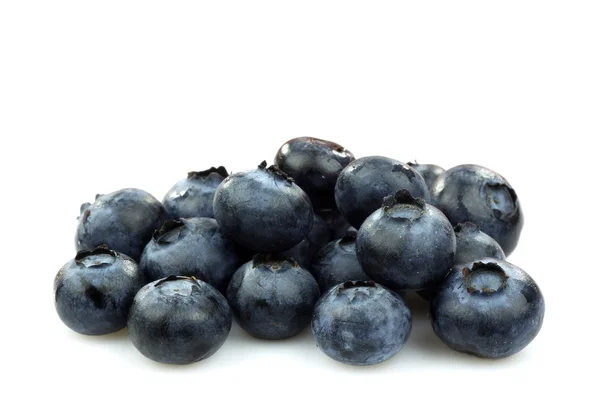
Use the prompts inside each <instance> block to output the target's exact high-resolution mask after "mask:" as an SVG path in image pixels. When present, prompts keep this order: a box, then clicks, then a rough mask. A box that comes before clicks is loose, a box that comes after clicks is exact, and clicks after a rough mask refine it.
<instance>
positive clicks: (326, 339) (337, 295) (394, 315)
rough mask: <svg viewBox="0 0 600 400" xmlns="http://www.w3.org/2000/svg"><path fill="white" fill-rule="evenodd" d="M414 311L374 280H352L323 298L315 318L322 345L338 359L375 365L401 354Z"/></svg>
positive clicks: (331, 355)
mask: <svg viewBox="0 0 600 400" xmlns="http://www.w3.org/2000/svg"><path fill="white" fill-rule="evenodd" d="M411 328H412V314H411V311H410V309H409V308H408V306H407V305H406V303H405V302H404V300H403V299H402V298H401V297H400V296H399V295H397V294H396V293H394V292H392V291H390V290H388V289H386V288H385V287H383V286H381V285H378V284H376V283H374V282H373V281H368V282H367V281H350V282H345V283H341V284H339V285H336V286H334V287H332V288H331V289H330V290H329V291H328V292H327V293H326V294H324V295H323V297H321V299H320V300H319V302H318V303H317V306H316V307H315V313H314V316H313V319H312V332H313V336H314V338H315V340H316V341H317V345H318V346H319V348H320V349H321V350H322V351H323V352H324V353H325V354H327V355H328V356H329V357H331V358H333V359H334V360H336V361H340V362H342V363H345V364H352V365H373V364H377V363H380V362H383V361H385V360H387V359H389V358H391V357H392V356H394V355H395V354H396V353H398V352H399V351H400V350H401V349H402V347H403V346H404V344H405V343H406V341H407V340H408V337H409V335H410V331H411Z"/></svg>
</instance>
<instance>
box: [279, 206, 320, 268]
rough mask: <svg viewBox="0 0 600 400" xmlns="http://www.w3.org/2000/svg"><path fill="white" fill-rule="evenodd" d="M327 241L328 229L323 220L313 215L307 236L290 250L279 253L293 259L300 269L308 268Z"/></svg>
mask: <svg viewBox="0 0 600 400" xmlns="http://www.w3.org/2000/svg"><path fill="white" fill-rule="evenodd" d="M328 239H329V229H328V227H327V225H326V224H325V220H323V218H321V217H319V216H318V215H317V214H315V215H314V219H313V226H312V229H311V230H310V233H309V234H308V236H306V237H305V238H304V239H303V240H302V241H301V242H300V243H298V244H297V245H295V246H294V247H292V248H291V249H289V250H286V251H284V252H283V253H281V255H283V256H286V257H289V258H292V259H294V261H296V262H297V263H298V264H300V266H301V267H302V268H309V267H310V265H311V263H312V259H313V257H314V255H315V253H316V252H317V251H319V249H320V248H321V247H323V246H324V245H325V244H327V241H328Z"/></svg>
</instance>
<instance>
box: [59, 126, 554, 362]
mask: <svg viewBox="0 0 600 400" xmlns="http://www.w3.org/2000/svg"><path fill="white" fill-rule="evenodd" d="M522 227H523V214H522V210H521V205H520V203H519V199H518V198H517V195H516V193H515V191H514V190H513V188H512V186H511V185H510V184H509V183H508V182H507V181H506V179H504V178H503V177H502V176H501V175H499V174H497V173H496V172H493V171H491V170H489V169H487V168H484V167H481V166H477V165H459V166H456V167H454V168H452V169H449V170H447V171H445V170H443V169H442V168H440V167H438V166H436V165H431V164H416V163H414V164H413V163H403V162H400V161H397V160H394V159H390V158H386V157H379V156H373V157H364V158H358V159H355V157H354V156H353V155H352V153H350V152H349V151H348V150H346V149H345V148H343V147H342V146H340V145H338V144H336V143H332V142H329V141H325V140H320V139H316V138H310V137H300V138H295V139H292V140H290V141H288V142H286V143H285V144H284V145H283V146H282V147H281V148H280V149H279V151H278V153H277V155H276V156H275V162H274V165H273V166H269V167H267V163H266V162H263V163H261V164H260V165H259V166H258V168H256V169H252V170H248V171H244V172H238V173H235V174H231V175H229V174H228V173H227V171H226V169H225V168H223V167H219V168H211V169H209V170H206V171H202V172H191V173H189V174H188V177H187V179H184V180H181V181H179V182H178V183H177V184H175V186H173V188H172V189H171V190H169V192H168V193H167V194H166V195H165V197H164V199H163V201H162V203H161V202H159V201H158V200H156V199H155V198H154V197H153V196H152V195H150V194H148V193H147V192H144V191H142V190H138V189H123V190H119V191H116V192H113V193H110V194H107V195H98V196H96V200H95V201H94V203H92V204H89V203H86V204H84V205H82V207H81V213H80V217H79V222H78V228H77V232H76V248H77V250H78V252H77V255H76V256H75V258H74V259H73V260H71V261H69V262H68V263H67V264H66V265H64V266H63V267H62V268H61V270H60V271H59V272H58V274H57V276H56V278H55V281H54V293H55V297H54V299H55V306H56V311H57V312H58V315H59V317H60V318H61V320H62V321H63V322H64V323H65V324H66V325H67V326H68V327H69V328H71V329H72V330H74V331H75V332H78V333H81V334H86V335H104V334H109V333H112V332H116V331H119V330H121V329H123V328H125V327H127V328H128V333H129V337H130V339H131V341H132V342H133V344H134V346H135V347H136V348H137V349H138V350H139V351H140V352H141V353H142V354H143V355H144V356H146V357H148V358H150V359H152V360H155V361H158V362H162V363H170V364H189V363H193V362H197V361H200V360H203V359H206V358H207V357H210V356H211V355H212V354H214V353H215V352H216V351H217V350H218V349H219V348H220V347H221V346H222V345H223V343H224V342H225V340H226V338H227V336H228V335H229V332H230V329H231V324H232V319H233V317H235V319H236V321H237V323H238V324H239V326H240V327H241V328H242V329H243V330H244V331H246V332H247V333H248V334H250V335H252V336H255V337H257V338H260V339H266V340H277V339H285V338H289V337H292V336H294V335H297V334H298V333H300V332H301V331H302V330H303V329H305V328H306V327H307V326H308V325H309V324H310V325H311V327H312V333H313V336H314V338H315V340H316V343H317V345H318V347H319V348H320V349H321V350H322V351H323V352H324V353H325V354H327V355H328V356H329V357H331V358H333V359H335V360H337V361H340V362H343V363H347V364H353V365H371V364H376V363H380V362H382V361H385V360H387V359H389V358H390V357H392V356H394V355H395V354H396V353H398V352H399V351H400V349H401V348H402V347H403V346H404V345H405V343H406V341H407V339H408V337H409V334H410V331H411V327H412V314H411V310H410V309H409V308H408V306H407V304H406V302H405V300H404V296H405V295H406V293H407V292H408V291H416V292H417V293H418V294H419V295H420V296H422V297H423V298H424V299H425V300H427V301H429V304H430V313H429V314H430V318H431V323H432V326H433V330H434V331H435V333H436V334H437V335H438V336H439V338H440V339H441V340H442V341H443V342H444V343H446V344H447V345H448V346H449V347H451V348H452V349H454V350H457V351H460V352H465V353H469V354H474V355H476V356H479V357H484V358H502V357H507V356H510V355H512V354H515V353H517V352H518V351H520V350H522V349H523V348H524V347H525V346H527V345H528V344H529V343H530V342H531V341H532V340H533V338H534V337H535V336H536V335H537V333H538V332H539V330H540V328H541V326H542V321H543V317H544V299H543V296H542V293H541V291H540V289H539V287H538V286H537V284H536V283H535V282H534V281H533V280H532V278H531V277H530V276H529V275H528V274H527V273H526V272H525V271H523V270H522V269H520V268H518V267H517V266H515V265H512V264H510V263H508V262H507V261H506V260H505V258H506V256H507V255H509V254H510V253H511V252H512V251H513V250H514V249H515V247H516V246H517V242H518V240H519V235H520V232H521V229H522Z"/></svg>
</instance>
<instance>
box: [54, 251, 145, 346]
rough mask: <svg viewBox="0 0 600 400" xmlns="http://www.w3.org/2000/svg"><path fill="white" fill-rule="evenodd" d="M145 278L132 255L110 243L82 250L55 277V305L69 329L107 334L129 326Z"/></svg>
mask: <svg viewBox="0 0 600 400" xmlns="http://www.w3.org/2000/svg"><path fill="white" fill-rule="evenodd" d="M142 285H143V281H142V277H141V274H140V272H139V269H138V265H137V264H136V262H135V261H134V260H132V259H131V258H130V257H128V256H126V255H125V254H122V253H117V252H115V251H112V250H109V249H108V248H107V247H106V246H101V247H97V248H96V249H94V250H91V251H87V250H84V251H79V252H78V253H77V256H75V258H74V259H73V260H71V261H69V262H68V263H67V264H65V265H64V266H63V267H62V268H61V269H60V271H59V272H58V274H57V275H56V278H55V279H54V305H55V307H56V312H57V313H58V316H59V317H60V319H61V320H62V321H63V322H64V323H65V325H67V326H68V327H69V328H71V329H72V330H74V331H75V332H77V333H82V334H85V335H105V334H108V333H113V332H116V331H119V330H121V329H123V328H125V326H126V325H127V315H128V313H129V307H130V306H131V302H132V301H133V297H134V296H135V294H136V293H137V291H138V290H139V289H140V288H141V287H142Z"/></svg>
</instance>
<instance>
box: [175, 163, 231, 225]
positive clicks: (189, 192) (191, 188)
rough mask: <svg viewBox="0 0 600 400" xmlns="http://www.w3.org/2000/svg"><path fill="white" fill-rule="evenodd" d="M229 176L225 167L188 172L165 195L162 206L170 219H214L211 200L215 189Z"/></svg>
mask: <svg viewBox="0 0 600 400" xmlns="http://www.w3.org/2000/svg"><path fill="white" fill-rule="evenodd" d="M228 175H229V174H228V173H227V170H226V169H225V167H219V168H215V167H212V168H210V169H207V170H206V171H199V172H190V173H188V176H187V179H183V180H181V181H179V182H177V183H176V184H175V185H174V186H173V187H172V188H171V189H170V190H169V191H168V192H167V194H166V195H165V197H164V199H163V204H164V206H165V209H166V210H167V215H168V217H169V218H170V219H178V218H194V217H207V218H214V216H215V214H214V212H213V200H214V197H215V192H216V191H217V187H218V186H219V185H220V184H221V182H223V180H224V179H225V178H227V176H228Z"/></svg>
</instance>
